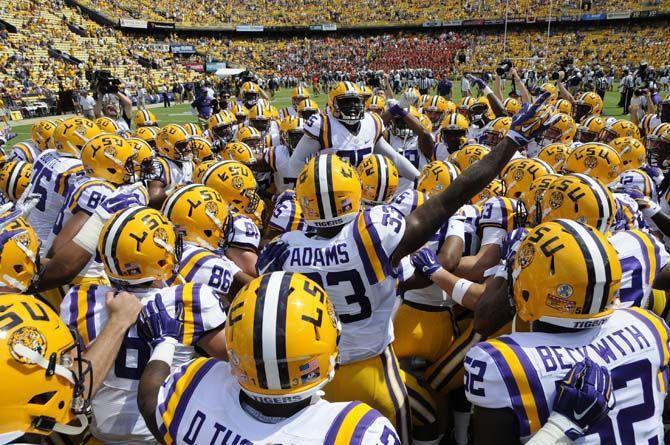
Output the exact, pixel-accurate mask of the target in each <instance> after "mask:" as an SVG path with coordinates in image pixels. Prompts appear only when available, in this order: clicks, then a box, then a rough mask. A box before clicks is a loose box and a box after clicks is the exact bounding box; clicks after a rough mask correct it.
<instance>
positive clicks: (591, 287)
mask: <svg viewBox="0 0 670 445" xmlns="http://www.w3.org/2000/svg"><path fill="white" fill-rule="evenodd" d="M512 277H513V283H514V285H513V289H514V290H513V293H514V301H515V303H516V312H517V315H518V316H519V317H520V318H521V319H522V320H524V321H527V322H532V321H536V320H539V321H541V322H544V323H548V324H551V325H556V326H560V327H564V328H572V329H584V328H590V327H596V326H600V325H602V324H603V323H604V322H605V321H606V320H607V319H608V318H609V316H610V315H611V314H612V304H613V303H614V302H615V299H616V298H617V297H618V293H619V287H620V284H621V265H620V263H619V258H618V256H617V252H616V250H614V247H613V246H612V245H611V244H610V242H609V241H608V240H607V238H606V237H605V235H603V234H602V233H600V232H598V231H597V230H594V229H593V228H591V227H589V226H586V225H583V224H580V223H578V222H575V221H569V220H565V219H559V220H557V221H554V222H548V223H544V224H540V225H539V226H537V227H535V228H534V229H533V230H531V232H530V233H529V234H528V236H526V238H525V239H524V240H523V242H522V243H521V245H520V246H519V251H518V253H517V254H516V258H515V260H514V268H513V271H512Z"/></svg>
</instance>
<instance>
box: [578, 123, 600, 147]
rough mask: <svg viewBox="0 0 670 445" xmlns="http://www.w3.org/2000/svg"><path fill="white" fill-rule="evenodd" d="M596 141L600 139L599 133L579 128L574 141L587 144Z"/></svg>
mask: <svg viewBox="0 0 670 445" xmlns="http://www.w3.org/2000/svg"><path fill="white" fill-rule="evenodd" d="M596 139H598V133H596V132H595V131H591V130H589V129H588V128H587V127H584V126H579V127H578V128H577V133H575V139H574V140H575V141H576V142H581V143H584V144H586V143H587V142H594V141H595V140H596Z"/></svg>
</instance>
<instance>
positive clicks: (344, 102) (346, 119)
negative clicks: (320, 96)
mask: <svg viewBox="0 0 670 445" xmlns="http://www.w3.org/2000/svg"><path fill="white" fill-rule="evenodd" d="M333 107H334V109H335V112H336V118H337V119H338V120H339V121H341V122H343V123H345V124H349V125H353V124H356V123H358V122H360V120H361V119H363V116H364V115H365V106H364V104H363V100H362V99H361V98H360V97H358V96H350V97H342V98H338V99H336V100H335V103H334V104H333Z"/></svg>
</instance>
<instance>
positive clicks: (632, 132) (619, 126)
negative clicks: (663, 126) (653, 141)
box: [599, 119, 642, 144]
mask: <svg viewBox="0 0 670 445" xmlns="http://www.w3.org/2000/svg"><path fill="white" fill-rule="evenodd" d="M624 137H632V138H635V139H637V140H639V141H641V140H642V138H641V137H640V129H639V128H637V127H636V126H635V124H634V123H632V122H631V121H627V120H625V119H619V120H618V121H616V122H615V123H613V124H611V125H606V126H605V128H603V129H602V131H601V132H600V137H599V140H600V142H602V143H605V144H609V143H610V142H612V141H613V140H614V139H617V138H624Z"/></svg>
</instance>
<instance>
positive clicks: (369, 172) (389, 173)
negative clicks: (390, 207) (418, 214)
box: [358, 154, 398, 206]
mask: <svg viewBox="0 0 670 445" xmlns="http://www.w3.org/2000/svg"><path fill="white" fill-rule="evenodd" d="M358 177H359V178H360V179H361V187H362V199H363V202H364V203H365V204H367V205H370V206H374V205H378V204H386V203H388V202H389V200H390V199H391V198H393V195H395V191H396V189H397V188H398V169H397V168H396V166H395V164H394V163H393V161H392V160H390V159H389V158H387V157H386V156H383V155H376V154H371V155H368V156H366V157H365V158H363V161H362V162H361V163H360V164H359V165H358Z"/></svg>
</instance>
